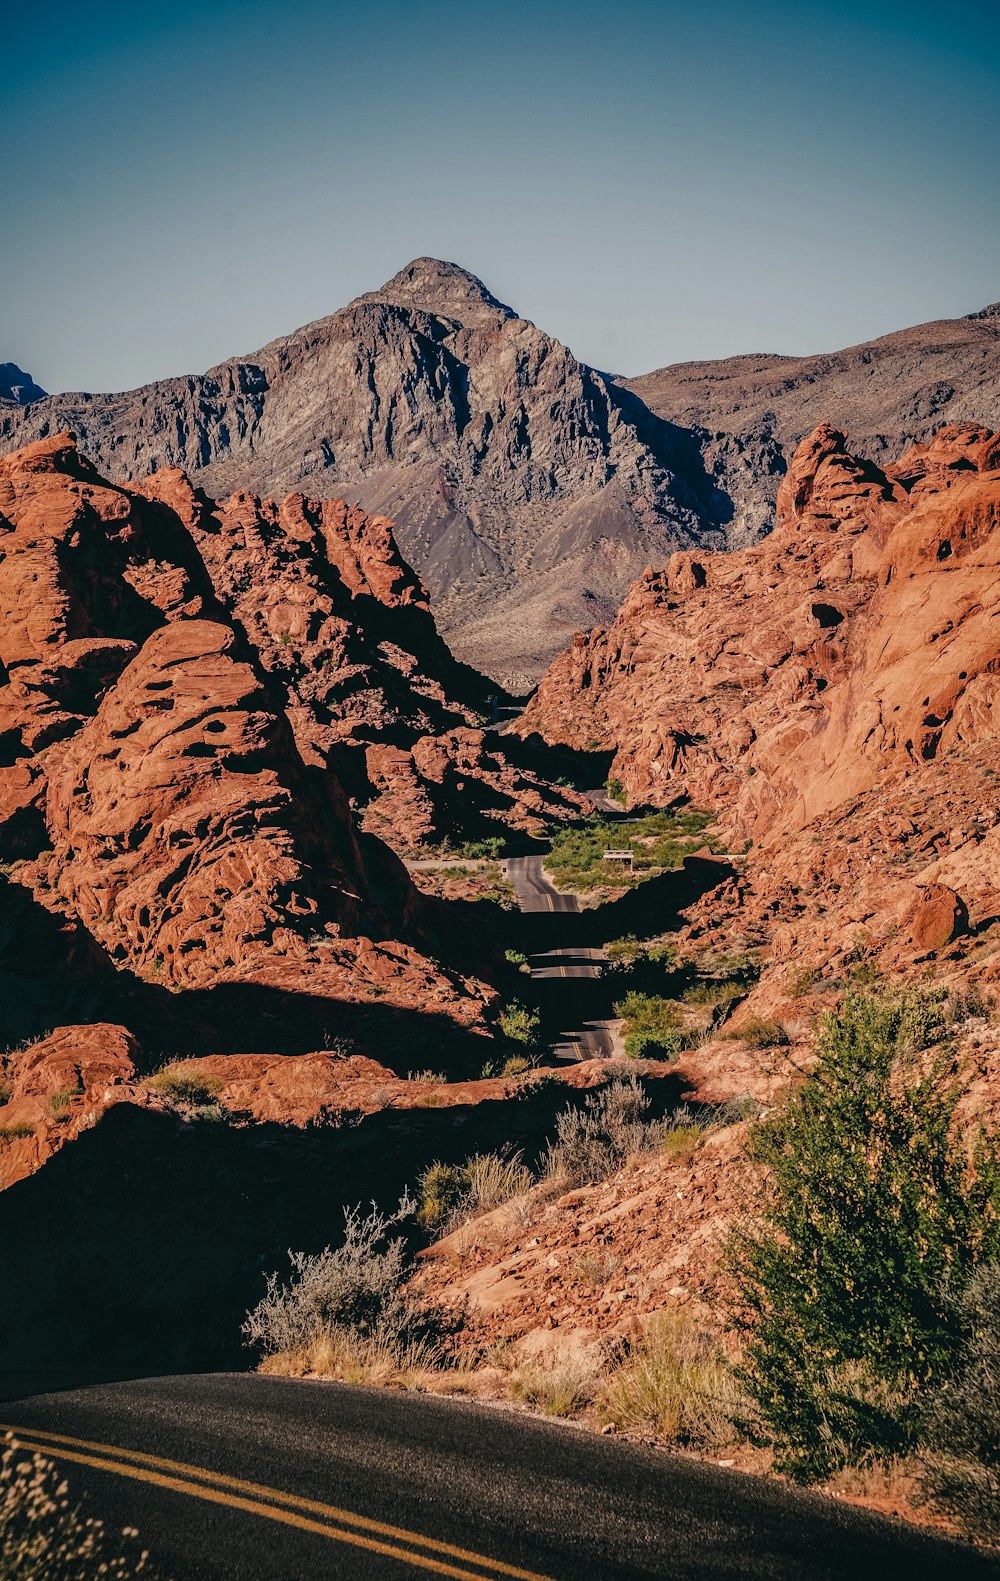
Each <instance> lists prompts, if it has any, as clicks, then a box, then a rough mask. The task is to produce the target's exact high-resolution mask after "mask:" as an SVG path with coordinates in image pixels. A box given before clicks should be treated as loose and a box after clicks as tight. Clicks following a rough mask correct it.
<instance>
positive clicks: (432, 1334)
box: [243, 1199, 455, 1383]
mask: <svg viewBox="0 0 1000 1581" xmlns="http://www.w3.org/2000/svg"><path fill="white" fill-rule="evenodd" d="M413 1207H414V1203H413V1202H412V1201H410V1200H408V1199H406V1200H404V1201H403V1202H401V1203H400V1207H399V1212H398V1213H397V1214H396V1216H395V1217H394V1218H390V1219H387V1218H384V1217H383V1215H382V1214H380V1213H379V1212H378V1211H377V1210H376V1209H375V1208H373V1209H372V1210H371V1212H370V1213H369V1214H368V1215H367V1216H366V1217H362V1214H361V1211H360V1209H359V1208H351V1209H349V1210H348V1211H347V1212H345V1214H344V1239H343V1242H342V1243H341V1245H340V1246H338V1247H336V1248H331V1247H329V1246H328V1247H326V1249H325V1250H324V1251H322V1252H319V1253H317V1254H316V1255H310V1254H309V1253H307V1252H291V1253H289V1261H290V1263H291V1276H290V1278H288V1279H287V1280H286V1281H282V1279H281V1278H280V1277H279V1276H278V1275H277V1274H269V1275H268V1277H267V1289H266V1292H265V1294H264V1296H263V1298H262V1299H261V1300H260V1301H259V1302H258V1303H257V1305H256V1306H255V1307H254V1308H253V1310H252V1311H251V1312H249V1313H248V1314H247V1317H246V1320H245V1322H244V1324H243V1335H244V1338H245V1340H246V1342H247V1344H248V1345H249V1346H250V1347H252V1348H253V1349H254V1350H255V1351H256V1352H257V1354H258V1356H259V1357H260V1359H261V1368H262V1370H263V1371H266V1372H271V1373H283V1374H291V1375H293V1376H301V1375H302V1374H303V1373H307V1372H313V1373H322V1374H324V1375H325V1376H327V1377H334V1378H341V1379H343V1380H344V1381H346V1382H352V1383H360V1382H367V1383H385V1382H389V1381H392V1380H396V1379H402V1378H403V1377H404V1376H406V1375H409V1374H413V1373H415V1372H418V1371H427V1370H431V1369H434V1368H437V1367H442V1366H444V1365H445V1364H446V1362H447V1360H448V1359H449V1357H450V1354H451V1348H452V1345H451V1341H452V1338H453V1333H454V1328H455V1320H454V1319H453V1318H451V1317H449V1315H448V1314H447V1313H445V1312H444V1310H443V1309H441V1308H438V1307H434V1306H431V1305H428V1304H424V1303H421V1302H420V1301H419V1300H418V1299H417V1298H415V1297H414V1296H413V1295H412V1293H411V1292H410V1290H409V1289H408V1288H407V1283H406V1281H407V1276H408V1272H409V1269H408V1262H407V1257H406V1249H405V1243H404V1240H403V1238H402V1236H396V1237H392V1238H391V1237H390V1231H391V1229H392V1228H393V1226H394V1225H396V1224H398V1223H399V1222H400V1220H401V1219H402V1218H405V1217H408V1216H409V1215H410V1213H412V1211H413Z"/></svg>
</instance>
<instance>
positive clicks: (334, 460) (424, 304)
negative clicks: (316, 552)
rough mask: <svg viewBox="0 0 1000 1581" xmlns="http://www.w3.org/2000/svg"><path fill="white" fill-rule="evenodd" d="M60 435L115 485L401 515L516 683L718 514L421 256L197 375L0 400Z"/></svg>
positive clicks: (17, 423)
mask: <svg viewBox="0 0 1000 1581" xmlns="http://www.w3.org/2000/svg"><path fill="white" fill-rule="evenodd" d="M64 428H69V429H72V430H73V432H75V433H76V434H77V435H78V436H79V439H80V443H81V446H82V448H83V449H85V450H86V452H87V453H88V454H89V455H91V456H92V457H93V458H94V460H95V461H96V462H97V464H98V465H99V466H100V467H101V469H102V471H103V472H104V473H105V475H107V476H108V477H110V478H112V479H113V480H114V481H116V482H124V481H127V480H132V481H134V480H136V479H138V478H141V477H143V476H145V475H146V474H147V473H149V472H152V471H154V470H157V469H161V468H164V467H173V466H177V467H182V468H184V470H185V471H186V472H187V473H188V474H189V475H190V476H191V478H192V479H193V480H194V481H195V482H196V483H197V484H199V485H200V486H202V487H204V488H205V489H207V490H208V491H209V493H211V494H215V495H218V494H221V493H228V492H229V491H231V490H244V489H252V490H253V492H255V493H264V494H278V495H280V494H284V493H286V492H288V491H289V490H293V489H298V488H301V487H306V488H308V491H309V493H310V494H329V493H331V492H336V493H338V494H339V493H343V492H345V491H346V492H348V493H349V494H350V497H351V498H352V499H353V500H356V501H358V502H359V503H360V504H361V505H362V506H363V507H364V508H365V509H366V510H368V511H377V512H385V513H387V514H389V515H391V516H392V517H393V519H394V520H395V522H396V527H397V532H398V534H399V539H400V544H401V546H402V549H403V552H404V553H405V555H406V556H407V558H408V560H410V562H411V563H412V564H413V565H414V566H415V567H416V569H417V571H418V572H419V574H420V576H421V577H422V578H423V580H424V581H425V583H426V584H427V586H428V588H429V589H430V593H431V596H432V599H433V602H434V607H435V610H436V612H437V614H438V617H439V619H440V620H441V623H442V626H443V628H444V630H445V632H446V633H447V634H448V636H449V639H450V640H451V641H452V642H453V644H454V645H455V647H456V651H458V652H459V653H460V654H461V655H462V656H463V657H465V658H468V659H470V660H471V661H472V662H474V663H476V664H478V665H479V666H480V667H481V668H485V669H487V670H488V671H490V672H491V673H493V674H495V675H497V676H499V677H500V678H501V679H503V680H505V681H507V682H509V683H511V684H513V685H515V686H521V687H523V686H525V685H527V684H530V683H531V682H532V681H533V680H534V679H535V678H537V675H538V673H539V670H540V668H541V666H542V665H543V664H544V662H545V661H546V660H547V659H548V658H550V657H551V656H552V654H553V653H554V652H556V651H557V649H558V647H559V646H560V645H561V644H562V642H563V641H565V639H566V637H567V636H568V635H569V634H570V633H571V632H572V630H573V629H574V627H576V626H579V625H591V624H593V622H594V620H595V619H599V618H602V617H607V616H608V615H610V614H611V613H612V611H613V609H614V607H615V605H616V604H617V602H618V600H619V598H620V596H621V594H622V593H623V592H624V590H625V587H626V586H627V585H628V582H629V580H630V578H631V577H632V576H634V575H635V573H636V572H637V571H638V570H639V569H640V568H641V566H642V565H643V564H645V562H646V561H647V560H649V559H651V558H652V559H660V558H662V557H663V555H664V554H665V553H667V552H668V551H669V549H670V548H672V547H674V546H676V545H677V544H679V543H685V542H690V541H692V540H693V539H694V538H695V537H696V536H701V537H704V536H705V533H706V531H708V527H707V524H708V523H710V521H711V519H712V511H713V504H712V491H711V489H710V488H709V487H708V485H707V484H706V480H705V479H704V476H703V471H702V467H701V462H700V457H699V455H698V452H697V449H696V448H693V447H692V446H691V445H690V443H689V442H688V440H687V437H686V436H685V435H683V434H681V433H677V432H675V431H674V430H672V429H671V427H670V425H669V424H665V423H662V422H660V421H659V420H658V419H656V418H655V417H652V416H651V415H650V413H649V412H648V411H647V410H646V408H645V407H644V406H643V405H642V403H641V402H640V401H638V400H636V398H635V397H634V396H633V395H632V394H631V393H630V392H629V391H628V390H625V389H623V388H620V387H619V386H617V385H615V384H614V383H613V382H612V381H610V380H608V379H606V378H605V377H604V376H603V375H601V374H599V373H596V372H594V370H593V369H590V368H587V367H585V366H584V365H583V364H581V363H579V362H577V361H576V359H575V358H574V357H573V356H572V354H571V353H570V352H569V351H568V350H567V349H566V347H565V346H562V345H560V344H559V342H558V341H555V340H553V339H552V338H551V337H550V336H548V335H545V334H544V333H543V332H542V331H541V330H539V329H536V327H535V326H534V325H533V324H530V323H528V322H527V321H526V320H525V319H522V318H519V317H518V316H517V315H516V314H515V313H514V312H512V310H511V309H510V308H508V307H505V306H504V305H503V304H502V303H500V302H498V301H497V300H496V299H495V298H494V297H493V296H491V295H490V293H489V292H488V291H487V289H486V287H485V286H484V285H483V284H482V283H481V281H479V280H477V279H475V278H474V277H473V276H472V275H470V274H467V273H466V272H465V271H464V270H462V269H458V268H456V267H455V265H453V264H445V263H440V262H438V261H437V260H434V259H428V258H422V259H418V260H417V261H416V262H415V263H413V264H411V265H410V266H409V267H408V268H406V269H404V270H402V271H401V272H400V274H398V275H397V276H396V277H395V278H394V279H393V280H390V281H389V282H388V283H387V284H386V285H385V286H383V288H382V289H381V290H380V291H375V292H372V293H370V294H369V295H367V296H363V297H359V298H358V300H357V301H355V302H352V303H351V304H350V305H349V306H348V307H346V308H344V309H342V310H341V311H340V312H338V313H334V314H333V315H332V316H331V317H330V318H326V319H321V320H320V321H319V322H317V323H315V324H310V325H308V326H307V327H306V328H304V329H301V330H298V331H297V332H296V333H295V334H293V335H288V336H285V337H284V338H283V339H281V340H276V341H274V342H272V343H271V345H269V346H266V347H264V349H263V350H262V351H259V352H255V353H253V354H252V355H250V356H247V357H240V358H233V359H232V360H231V361H229V362H225V363H223V364H221V365H220V366H219V367H217V368H213V369H212V370H210V372H208V373H206V374H204V375H200V376H192V377H190V378H183V379H169V380H165V381H162V382H160V383H158V384H153V385H148V386H146V387H145V388H144V389H140V390H135V391H130V392H129V393H127V394H124V395H108V396H105V395H65V396H53V397H50V398H48V399H47V400H42V401H36V402H35V403H34V404H32V405H31V406H29V407H26V408H24V409H21V408H17V409H14V408H13V407H10V408H0V444H5V445H6V446H7V447H10V446H13V445H17V444H23V443H24V442H25V441H26V440H28V439H34V438H36V437H40V436H44V435H46V434H49V433H52V432H53V431H55V430H57V429H64ZM709 536H710V537H711V533H709ZM718 541H719V542H720V543H721V542H722V541H723V540H722V539H721V537H720V538H719V539H718Z"/></svg>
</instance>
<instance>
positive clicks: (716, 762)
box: [519, 425, 1000, 1013]
mask: <svg viewBox="0 0 1000 1581" xmlns="http://www.w3.org/2000/svg"><path fill="white" fill-rule="evenodd" d="M778 512H779V524H778V527H777V528H776V530H775V531H774V533H773V534H771V536H770V537H768V538H767V539H765V540H764V541H763V543H761V544H759V545H757V546H756V547H755V548H753V549H747V550H743V551H739V552H736V553H733V554H727V555H706V556H701V557H699V556H695V555H692V554H690V553H685V554H678V555H675V556H674V557H673V559H672V560H671V561H670V563H669V564H668V566H667V568H666V570H665V571H663V572H656V573H654V572H650V573H648V574H647V575H646V576H645V577H643V578H642V579H641V580H640V581H639V582H638V583H636V585H635V587H634V588H633V589H632V591H631V593H630V594H629V597H628V598H627V599H626V601H625V603H624V605H623V606H622V610H621V612H620V614H619V616H618V619H617V620H616V621H615V622H614V623H613V625H612V626H611V627H609V628H608V630H606V631H595V632H593V633H591V635H590V636H589V637H586V638H582V637H581V638H579V639H578V640H577V642H576V643H575V644H574V646H573V647H572V648H570V649H569V650H568V652H567V653H565V654H564V655H563V656H562V657H561V658H560V659H559V660H557V661H556V663H555V664H554V665H553V667H552V669H551V670H550V672H549V674H548V675H547V676H546V678H545V680H544V681H543V683H542V685H541V687H540V688H539V691H538V694H537V696H536V698H535V699H534V700H533V702H532V704H531V706H530V708H529V710H528V712H527V714H526V715H525V717H524V719H523V721H522V722H521V724H520V726H519V728H520V729H522V730H523V731H525V732H535V733H537V734H539V735H541V736H542V737H544V738H545V739H547V740H549V741H563V742H569V743H578V742H581V741H586V742H588V743H589V742H597V743H599V744H600V745H601V746H602V747H604V748H607V749H610V748H615V749H616V757H615V759H614V764H613V767H612V774H613V775H614V776H615V777H616V778H618V779H620V780H621V781H622V782H623V784H624V785H625V787H626V790H627V794H628V795H629V797H630V798H631V799H632V800H633V801H634V802H644V801H650V802H654V803H658V804H666V803H669V802H671V801H672V800H674V799H675V798H677V797H690V798H691V799H692V800H693V801H694V802H695V803H696V804H698V805H700V806H705V807H712V808H715V809H717V810H718V811H719V812H720V814H721V822H722V827H723V828H724V829H725V830H726V831H727V833H728V837H729V840H730V844H731V848H732V849H736V850H739V849H741V848H742V846H743V844H744V842H748V841H752V849H751V851H750V854H749V856H748V857H747V858H746V861H745V867H744V871H743V873H742V876H741V878H740V879H739V881H735V880H734V881H733V883H732V884H731V885H730V887H729V888H728V889H720V890H716V891H715V892H714V893H713V896H712V899H711V906H710V912H709V911H706V912H705V914H704V915H703V916H701V917H700V920H699V921H698V923H697V925H696V931H695V935H694V936H695V937H699V938H700V937H706V938H707V937H711V938H713V939H715V940H717V941H718V940H723V939H725V938H726V937H727V936H730V937H731V940H732V942H733V943H734V945H735V946H736V947H738V948H741V949H745V948H747V947H748V946H750V947H753V948H755V949H757V948H759V949H762V950H764V951H765V952H766V954H767V956H768V957H769V958H772V959H773V960H774V961H775V962H776V963H777V965H776V968H775V971H776V973H777V975H776V976H775V973H774V972H772V973H770V974H768V975H766V976H765V979H764V986H763V987H762V989H761V993H762V994H764V996H765V1001H766V1000H767V995H769V994H771V993H772V989H773V986H774V984H775V983H776V982H779V981H781V980H783V976H784V975H785V968H786V966H787V975H789V976H790V977H792V976H794V975H795V973H796V972H800V971H801V970H802V969H804V968H809V969H812V968H815V970H816V971H817V973H827V974H829V973H831V972H836V971H838V970H840V969H842V968H843V966H844V962H845V960H846V959H847V958H848V957H849V956H850V955H851V952H852V951H854V950H856V949H857V948H858V947H859V946H863V947H864V948H865V949H872V950H874V951H875V952H876V953H878V954H879V955H880V959H881V960H882V962H883V964H884V965H886V966H889V965H893V964H895V965H896V966H900V967H906V966H908V965H911V964H912V961H913V958H914V954H916V956H917V958H918V959H919V958H926V957H927V953H928V952H935V951H938V950H943V949H944V948H945V947H946V946H950V945H952V944H953V941H956V940H958V941H964V943H955V944H954V950H955V951H957V952H958V953H957V955H956V956H955V959H956V961H957V960H959V959H962V960H965V959H966V957H968V961H967V964H968V966H969V968H970V970H973V971H974V975H976V974H978V973H980V972H985V973H986V974H987V976H990V977H992V976H993V975H995V973H996V970H997V959H996V956H995V952H994V948H993V946H992V945H990V946H989V947H987V945H988V939H987V938H979V939H978V942H976V941H977V930H978V932H979V933H981V932H982V930H986V929H989V928H991V927H992V925H993V921H994V919H995V918H996V916H997V914H998V912H1000V864H998V859H997V853H998V850H1000V847H998V846H997V842H996V839H995V835H996V831H997V824H998V819H1000V813H998V809H997V805H996V794H995V790H994V781H995V778H996V775H997V772H998V769H1000V763H998V761H997V760H998V754H1000V748H998V736H997V731H996V727H995V717H994V709H995V696H996V684H997V683H996V671H997V667H998V662H1000V649H998V645H997V635H996V630H995V626H994V620H995V611H996V607H997V600H996V559H997V555H998V553H1000V436H998V435H996V434H991V433H990V432H989V431H988V430H987V429H984V428H980V427H976V426H967V427H961V426H957V425H956V426H953V427H949V428H945V429H942V430H940V431H939V432H938V434H937V435H936V436H935V438H934V440H933V441H932V442H931V443H930V444H929V445H916V446H913V447H911V448H910V449H909V450H908V451H906V452H905V453H904V455H903V456H902V457H901V458H900V459H899V460H898V461H896V462H895V463H894V464H893V465H891V466H890V465H886V466H885V467H884V468H879V467H878V466H876V465H875V464H874V463H872V462H868V461H861V460H859V459H858V458H857V457H855V456H853V455H852V454H851V453H850V452H849V450H848V448H847V441H846V440H845V438H844V436H843V434H841V433H838V432H837V431H836V430H834V429H831V428H830V427H828V426H826V425H824V426H822V427H820V428H818V429H817V430H816V431H815V433H814V434H812V435H811V436H810V437H809V438H808V439H806V440H805V441H803V443H802V445H801V446H800V447H799V449H798V450H797V452H796V454H795V457H794V459H793V462H792V466H791V468H790V470H789V473H788V475H787V477H786V478H785V480H784V482H783V484H782V487H781V491H780V493H779V498H778ZM768 985H770V986H768ZM765 1008H767V1009H768V1011H769V1013H770V1011H771V1010H773V1009H774V1004H773V1002H771V1003H767V1004H766V1005H765Z"/></svg>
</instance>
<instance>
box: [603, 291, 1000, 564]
mask: <svg viewBox="0 0 1000 1581" xmlns="http://www.w3.org/2000/svg"><path fill="white" fill-rule="evenodd" d="M627 384H628V388H629V389H630V390H632V392H633V393H634V394H635V395H638V396H639V397H640V399H641V400H642V401H643V402H644V403H645V404H646V405H647V406H648V407H649V409H650V411H652V412H655V413H656V415H657V416H658V417H660V418H662V419H663V420H664V421H666V422H671V423H676V424H679V425H681V426H682V427H684V428H689V429H692V430H693V431H694V432H695V434H696V436H697V441H698V445H699V448H700V450H701V454H702V455H703V457H704V459H705V465H706V467H707V468H708V470H709V472H710V473H711V475H712V478H713V480H714V482H715V484H716V486H717V487H718V489H719V490H720V492H721V494H722V495H723V496H724V497H725V498H726V499H727V500H728V501H729V509H730V511H731V515H730V517H729V519H728V520H726V521H725V522H724V525H725V528H726V536H727V542H728V545H729V547H730V548H744V547H745V546H746V545H747V544H750V543H755V542H756V541H757V540H758V539H759V538H760V537H761V536H762V535H763V534H764V533H765V532H769V531H770V529H771V528H772V527H773V526H774V523H775V500H776V498H777V492H778V486H779V484H780V482H781V479H782V477H783V476H784V474H785V470H786V467H787V464H788V459H789V458H790V457H791V455H792V452H793V451H794V449H795V447H796V445H797V444H798V443H799V441H800V440H801V439H803V438H804V437H805V435H806V434H808V433H810V432H811V430H812V429H814V428H815V427H816V426H817V425H818V424H819V423H822V422H828V423H831V424H832V425H833V426H834V427H835V428H839V429H843V430H844V432H845V433H848V434H850V436H851V448H852V450H853V452H854V454H855V455H857V456H860V457H864V458H866V459H867V460H869V461H877V462H884V461H888V460H891V459H892V457H893V456H896V455H898V454H899V451H900V450H901V449H902V447H903V446H904V445H907V444H914V443H918V442H922V441H925V440H927V439H930V438H931V436H932V435H933V434H934V433H935V431H936V430H937V429H938V428H940V427H941V426H942V424H945V423H985V424H987V425H988V426H989V427H991V428H997V427H1000V302H995V303H994V304H993V305H992V307H987V308H983V310H982V311H981V312H979V313H970V314H969V315H968V317H966V318H957V319H941V320H938V321H936V322H934V323H931V324H921V325H919V326H918V327H917V328H915V329H904V330H900V331H899V332H898V333H896V334H893V335H885V336H883V337H882V338H881V339H879V340H871V341H867V342H866V343H865V344H864V345H861V346H851V347H849V348H848V349H847V350H846V351H840V352H832V353H829V354H824V355H820V356H812V357H775V356H745V357H729V358H725V359H723V360H720V361H716V362H687V363H677V364H675V365H674V366H672V367H666V368H660V369H658V370H657V371H656V372H655V373H647V374H644V375H643V376H642V377H641V378H637V379H629V380H628V381H627Z"/></svg>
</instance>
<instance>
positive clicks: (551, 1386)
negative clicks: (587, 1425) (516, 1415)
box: [510, 1346, 599, 1416]
mask: <svg viewBox="0 0 1000 1581" xmlns="http://www.w3.org/2000/svg"><path fill="white" fill-rule="evenodd" d="M598 1377H599V1374H598V1360H597V1357H596V1355H595V1354H594V1351H593V1348H590V1349H584V1348H580V1347H577V1348H572V1349H571V1348H570V1347H569V1346H563V1347H561V1348H560V1349H559V1350H557V1351H556V1352H555V1353H554V1354H549V1353H542V1354H541V1355H539V1356H534V1357H529V1358H528V1359H526V1360H524V1361H522V1362H521V1363H520V1364H519V1366H518V1367H517V1368H516V1369H515V1371H514V1372H513V1373H512V1374H511V1380H510V1382H511V1390H512V1393H513V1394H514V1395H515V1396H516V1397H517V1398H518V1399H521V1400H526V1401H527V1402H528V1404H529V1405H533V1406H535V1407H536V1408H537V1409H538V1410H539V1411H544V1412H545V1414H546V1416H573V1415H574V1414H575V1412H577V1411H579V1410H581V1409H582V1407H583V1406H585V1405H589V1404H590V1402H591V1400H592V1399H593V1398H594V1394H595V1392H596V1389H597V1383H598Z"/></svg>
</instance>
